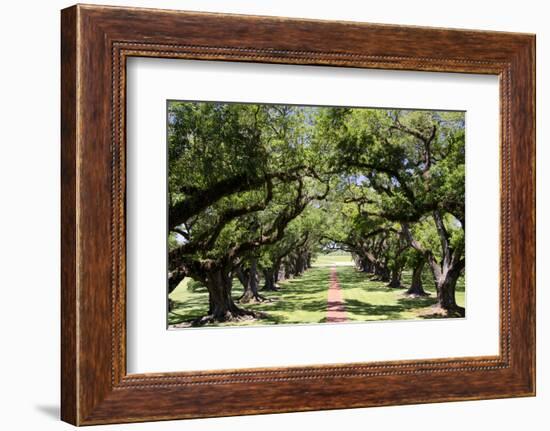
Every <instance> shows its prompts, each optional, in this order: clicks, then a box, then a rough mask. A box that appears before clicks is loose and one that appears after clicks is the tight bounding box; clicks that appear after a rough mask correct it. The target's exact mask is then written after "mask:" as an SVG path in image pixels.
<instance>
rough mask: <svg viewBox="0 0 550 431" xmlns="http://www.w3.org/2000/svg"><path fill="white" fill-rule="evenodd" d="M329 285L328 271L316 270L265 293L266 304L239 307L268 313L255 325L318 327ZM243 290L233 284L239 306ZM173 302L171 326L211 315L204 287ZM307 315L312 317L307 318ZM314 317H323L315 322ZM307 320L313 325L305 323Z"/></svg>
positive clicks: (235, 298) (281, 283)
mask: <svg viewBox="0 0 550 431" xmlns="http://www.w3.org/2000/svg"><path fill="white" fill-rule="evenodd" d="M328 283H329V268H313V269H310V270H309V271H307V272H305V273H304V274H303V275H301V276H299V277H295V278H292V279H289V280H285V281H283V282H280V283H279V285H280V289H279V290H277V291H275V292H269V291H262V292H261V293H262V296H264V297H265V298H266V301H264V302H260V303H251V304H244V305H243V304H239V307H242V308H246V309H250V310H254V311H262V312H264V313H266V315H265V317H264V318H262V319H260V320H257V321H256V323H257V324H280V323H319V322H320V320H321V319H322V318H324V313H325V312H326V308H327V291H328ZM178 289H179V288H178ZM242 290H243V289H242V286H241V285H240V283H239V282H238V281H234V283H233V294H232V295H233V299H234V300H235V301H236V302H237V300H238V298H239V297H240V296H241V294H242ZM179 298H182V299H179ZM171 299H172V311H171V312H169V313H168V324H169V325H174V324H178V323H184V322H190V321H192V320H194V319H196V318H198V317H201V316H204V315H206V314H207V313H208V291H207V290H206V288H205V287H203V286H198V287H197V286H195V287H194V289H193V291H191V290H187V289H186V290H185V291H183V292H180V294H179V295H178V296H176V295H173V296H172V297H171ZM305 313H310V314H309V315H308V316H304V314H305ZM313 313H318V314H322V316H319V317H318V318H316V317H315V316H313ZM304 319H306V320H307V319H310V321H305V322H304ZM228 324H229V325H231V323H228ZM207 326H216V324H213V325H212V324H209V325H207Z"/></svg>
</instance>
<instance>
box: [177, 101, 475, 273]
mask: <svg viewBox="0 0 550 431" xmlns="http://www.w3.org/2000/svg"><path fill="white" fill-rule="evenodd" d="M464 137H465V135H464V113H461V112H438V111H410V110H390V109H366V108H335V107H302V106H287V105H258V104H239V103H207V102H170V103H169V106H168V188H169V206H170V208H169V227H170V229H171V230H172V233H171V234H170V238H169V248H170V250H172V251H173V250H180V252H181V253H183V255H185V256H187V257H188V258H190V259H192V260H194V261H205V260H211V261H219V260H223V259H238V258H241V257H243V256H245V255H246V254H250V253H254V254H255V256H256V257H259V258H260V264H262V262H263V264H265V265H267V264H269V262H272V261H273V260H274V259H277V256H278V255H279V254H280V253H282V252H284V251H285V250H287V249H289V248H292V247H293V245H295V244H297V243H298V242H299V241H301V240H303V239H304V238H306V243H307V246H308V247H310V248H311V250H314V249H316V248H320V247H324V246H327V244H336V243H338V244H340V246H342V247H347V248H350V249H351V248H353V247H359V246H360V247H367V246H372V245H373V244H378V245H380V244H381V243H380V241H379V240H380V239H383V240H384V241H385V243H384V244H385V245H384V247H382V248H380V250H383V252H384V253H386V257H387V258H390V259H391V256H393V255H395V256H397V254H395V250H396V248H395V247H398V248H399V247H401V246H402V243H403V239H402V237H401V236H400V234H399V232H400V223H407V225H409V226H411V230H412V233H413V235H415V236H418V238H419V243H421V244H422V245H423V246H425V247H426V248H427V249H429V250H433V253H434V254H440V253H441V242H440V240H439V239H438V233H437V232H436V228H435V226H434V222H433V220H432V218H431V217H432V214H433V212H434V211H438V213H441V214H443V215H444V224H445V227H446V228H447V232H446V234H448V236H449V242H450V245H451V246H452V247H453V248H454V249H461V247H462V248H463V243H464V223H465V220H464V214H465V203H464V193H465V187H464V176H465V152H464V139H465V138H464ZM176 231H180V232H181V233H182V234H184V235H179V234H175V233H174V232H176ZM373 238H374V239H376V241H375V240H374V239H373ZM369 244H370V245H369ZM392 250H393V251H392ZM241 251H242V253H241ZM232 253H233V254H232ZM392 253H393V254H392ZM411 253H412V252H411ZM412 254H413V255H414V256H416V254H414V253H412ZM404 256H405V255H404ZM414 256H412V257H411V256H409V257H407V259H408V261H411V262H412V261H413V260H414Z"/></svg>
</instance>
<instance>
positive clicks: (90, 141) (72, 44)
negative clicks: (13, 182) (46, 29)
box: [61, 5, 535, 425]
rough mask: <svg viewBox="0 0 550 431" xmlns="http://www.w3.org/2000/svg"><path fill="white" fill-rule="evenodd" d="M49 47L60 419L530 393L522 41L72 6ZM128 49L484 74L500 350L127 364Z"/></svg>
mask: <svg viewBox="0 0 550 431" xmlns="http://www.w3.org/2000/svg"><path fill="white" fill-rule="evenodd" d="M61 50H62V64H61V72H62V76H61V82H62V93H61V107H62V112H61V122H62V135H61V136H62V148H61V161H62V166H61V169H62V182H61V190H62V202H61V205H62V216H61V217H62V218H61V226H62V240H61V244H62V247H61V253H62V286H61V288H62V296H61V301H62V325H61V339H62V345H61V352H62V363H61V366H62V368H61V371H62V372H61V375H62V381H61V387H62V391H61V392H62V395H61V416H62V419H63V420H64V421H67V422H69V423H72V424H75V425H91V424H103V423H115V422H137V421H151V420H165V419H179V418H196V417H212V416H230V415H242V414H258V413H274V412H289V411H307V410H321V409H340V408H352V407H367V406H382V405H392V404H413V403H429V402H442V401H455V400H474V399H488V398H503V397H515V396H533V395H534V394H535V37H534V36H533V35H528V34H512V33H500V32H486V31H469V30H448V29H438V28H423V27H403V26H391V25H376V24H363V23H353V22H330V21H313V20H298V19H286V18H275V17H255V16H240V15H220V14H211V13H196V12H177V11H165V10H152V9H151V10H148V9H132V8H119V7H103V6H82V5H77V6H73V7H70V8H68V9H65V10H63V11H62V26H61ZM133 56H138V57H162V58H178V59H195V60H205V61H208V60H218V61H239V62H254V63H283V64H299V65H330V66H345V67H354V68H372V69H391V70H412V71H432V72H434V71H435V72H460V73H476V74H491V75H497V76H498V77H499V78H500V79H499V82H500V140H501V141H500V154H501V160H500V174H501V176H500V184H501V188H500V208H501V215H500V221H499V222H500V287H499V288H500V311H499V312H500V354H499V355H497V356H490V357H459V358H443V359H430V360H411V361H390V362H376V363H372V362H367V363H353V364H338V365H327V366H319V365H315V366H313V365H312V366H300V367H280V368H264V369H258V368H254V369H236V370H224V371H212V370H210V371H209V370H205V371H202V372H175V373H174V372H171V373H156V374H128V373H127V372H126V349H125V345H126V320H125V316H126V314H125V313H126V260H125V259H126V258H125V250H126V248H125V243H126V241H125V190H126V175H125V172H126V171H125V151H126V136H125V98H126V60H127V59H128V58H129V57H133ZM495 223H497V220H495ZM251 393H253V394H254V396H250V394H251ZM235 400H238V402H235Z"/></svg>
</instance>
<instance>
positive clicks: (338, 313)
mask: <svg viewBox="0 0 550 431" xmlns="http://www.w3.org/2000/svg"><path fill="white" fill-rule="evenodd" d="M347 320H348V318H347V315H346V307H345V305H344V295H343V293H342V288H341V287H340V285H339V284H338V275H337V274H336V266H332V267H331V268H330V286H329V288H328V303H327V323H337V322H346V321H347Z"/></svg>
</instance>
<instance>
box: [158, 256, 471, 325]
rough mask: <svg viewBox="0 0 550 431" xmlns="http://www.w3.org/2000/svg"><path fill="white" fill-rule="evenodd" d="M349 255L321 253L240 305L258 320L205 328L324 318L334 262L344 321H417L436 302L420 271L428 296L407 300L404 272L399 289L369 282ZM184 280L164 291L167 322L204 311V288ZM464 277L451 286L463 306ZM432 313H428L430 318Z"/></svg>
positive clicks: (428, 277) (428, 278) (237, 290)
mask: <svg viewBox="0 0 550 431" xmlns="http://www.w3.org/2000/svg"><path fill="white" fill-rule="evenodd" d="M349 259H350V258H349V256H337V255H335V256H321V259H318V260H317V262H316V263H317V264H318V265H320V266H316V267H314V268H311V269H310V270H308V271H306V273H304V274H303V275H302V276H301V277H297V278H294V279H291V280H286V281H284V282H281V283H280V290H279V291H276V292H261V293H262V295H263V296H265V297H266V298H267V299H268V300H267V301H265V302H262V303H257V304H256V303H254V304H246V305H241V306H242V307H246V308H249V309H253V310H258V311H263V312H265V313H266V315H267V317H266V318H264V319H261V320H245V321H241V322H229V323H218V324H213V325H210V324H209V325H208V326H249V325H271V324H308V323H323V322H325V321H326V311H327V300H328V287H329V283H330V281H329V280H330V270H331V269H330V264H331V263H334V262H338V263H340V265H339V266H336V268H337V274H338V278H339V283H340V286H341V288H342V289H343V296H344V300H345V309H346V314H347V317H348V319H349V320H350V321H353V322H360V321H371V320H407V319H423V318H425V317H424V316H426V315H429V313H428V312H429V310H430V308H431V306H432V305H434V304H435V302H436V295H435V290H434V285H433V279H432V277H431V274H430V272H429V271H428V270H427V269H426V271H425V273H424V274H423V279H424V280H423V281H424V289H425V290H426V291H427V292H428V293H430V296H428V297H422V298H410V297H407V296H406V295H404V293H405V291H406V287H407V286H408V285H409V284H410V278H411V275H410V273H408V272H406V273H404V274H403V277H402V281H403V288H399V289H392V288H389V287H387V286H386V283H382V282H380V281H374V280H372V279H371V276H369V275H367V274H365V273H361V272H358V271H357V270H356V269H355V268H354V267H353V266H346V265H343V264H347V263H348V262H351V261H350V260H349ZM192 287H193V289H190V288H189V279H184V280H183V281H182V282H181V283H180V284H179V286H178V287H177V288H176V289H175V290H174V291H173V292H172V293H171V294H170V299H171V300H172V301H173V304H174V307H173V309H172V311H171V312H169V313H168V323H169V324H170V325H172V324H177V323H182V322H188V321H191V320H193V319H195V318H198V317H201V316H204V315H206V314H207V312H208V292H207V291H206V288H205V287H203V286H200V285H198V284H197V283H193V284H192ZM242 290H243V289H242V286H241V285H240V283H239V282H238V281H237V280H234V282H233V297H234V298H235V300H237V299H238V298H239V297H240V295H241V293H242ZM464 296H465V293H464V279H463V277H461V279H460V280H459V283H458V286H457V294H456V299H457V303H458V304H459V305H461V306H464V299H465V298H464ZM431 317H433V316H431Z"/></svg>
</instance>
